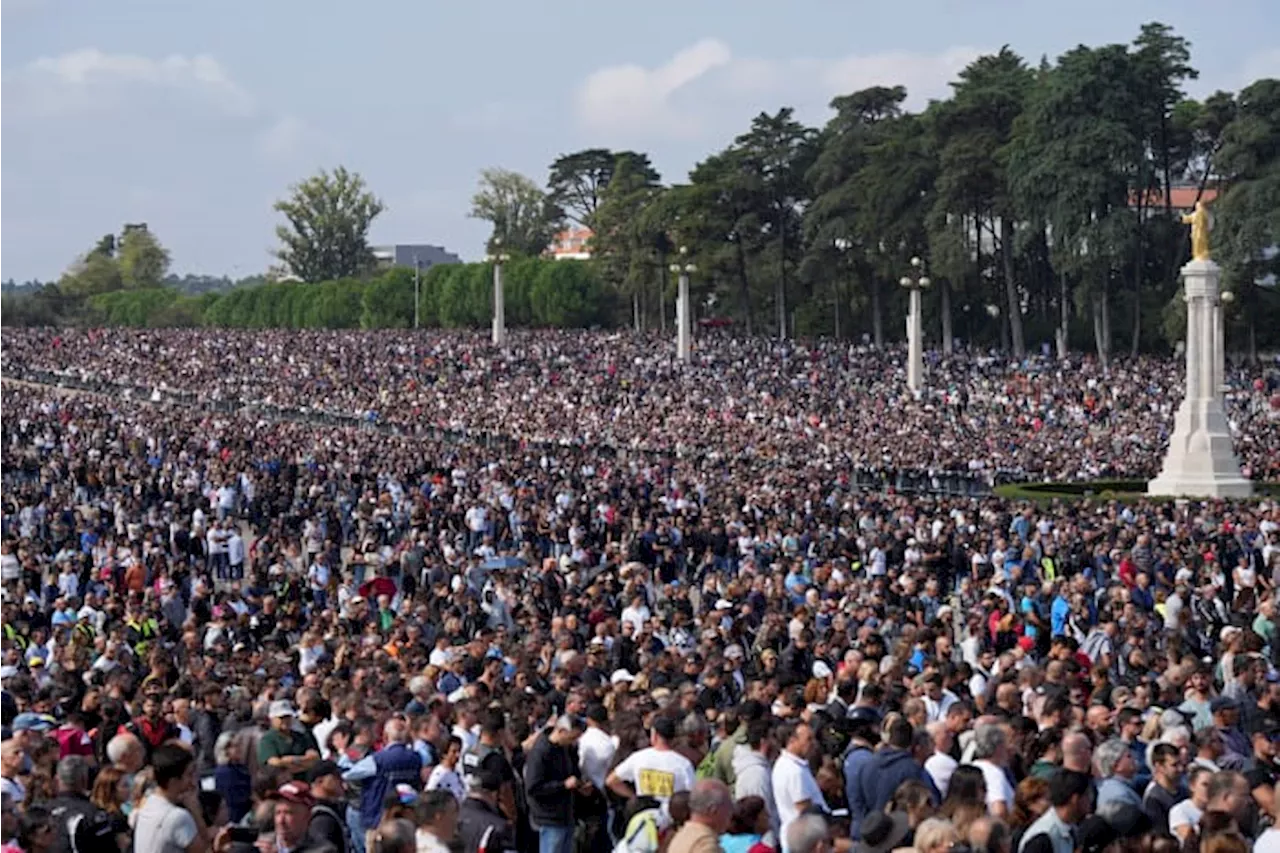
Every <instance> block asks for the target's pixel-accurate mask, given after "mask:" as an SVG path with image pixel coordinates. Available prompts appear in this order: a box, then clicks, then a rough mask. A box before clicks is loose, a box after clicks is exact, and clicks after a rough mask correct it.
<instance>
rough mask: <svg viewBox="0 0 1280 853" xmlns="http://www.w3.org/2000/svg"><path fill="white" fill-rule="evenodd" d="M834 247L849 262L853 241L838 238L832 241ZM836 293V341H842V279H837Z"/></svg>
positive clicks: (834, 284) (834, 285)
mask: <svg viewBox="0 0 1280 853" xmlns="http://www.w3.org/2000/svg"><path fill="white" fill-rule="evenodd" d="M832 245H834V246H835V247H836V251H837V252H839V253H840V256H841V257H842V258H843V259H844V260H845V261H848V257H849V256H848V251H849V250H850V249H852V248H853V241H852V240H850V239H848V238H846V237H837V238H836V239H835V240H833V241H832ZM831 289H832V290H833V291H834V292H835V314H836V316H835V321H836V329H835V332H836V340H837V341H838V340H840V301H841V296H840V279H839V278H838V277H837V278H836V280H835V282H834V283H833V284H832V288H831Z"/></svg>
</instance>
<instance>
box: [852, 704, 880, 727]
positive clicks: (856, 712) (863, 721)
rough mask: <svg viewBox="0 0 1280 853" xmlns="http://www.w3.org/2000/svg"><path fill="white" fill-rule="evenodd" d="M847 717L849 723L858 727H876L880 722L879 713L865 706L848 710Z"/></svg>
mask: <svg viewBox="0 0 1280 853" xmlns="http://www.w3.org/2000/svg"><path fill="white" fill-rule="evenodd" d="M848 717H849V722H850V723H853V724H855V725H859V726H878V725H880V721H881V717H880V711H879V710H877V709H876V708H868V707H866V706H863V707H861V708H850V709H849V714H848Z"/></svg>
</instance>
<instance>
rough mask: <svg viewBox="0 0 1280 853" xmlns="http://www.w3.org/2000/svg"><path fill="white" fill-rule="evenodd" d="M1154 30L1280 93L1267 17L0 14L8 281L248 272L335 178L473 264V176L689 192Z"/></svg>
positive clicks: (1091, 13)
mask: <svg viewBox="0 0 1280 853" xmlns="http://www.w3.org/2000/svg"><path fill="white" fill-rule="evenodd" d="M1210 9H1213V10H1214V11H1212V12H1211V11H1209V10H1210ZM1151 20H1159V21H1162V22H1164V23H1167V24H1170V25H1172V26H1173V27H1174V28H1175V29H1176V30H1177V32H1178V33H1179V34H1181V35H1183V36H1185V37H1187V38H1188V39H1190V41H1191V42H1192V50H1193V64H1194V65H1195V66H1196V67H1197V68H1199V69H1200V71H1201V76H1200V79H1199V80H1197V81H1195V82H1193V83H1192V84H1190V86H1189V91H1190V93H1191V94H1192V95H1195V96H1200V97H1202V96H1204V95H1205V94H1208V93H1210V92H1212V91H1214V90H1216V89H1229V90H1233V91H1234V90H1238V89H1239V88H1241V87H1242V86H1244V85H1247V84H1248V83H1250V82H1252V81H1253V80H1255V79H1258V78H1260V77H1280V39H1277V34H1280V3H1278V2H1277V0H1222V2H1221V3H1220V4H1217V5H1215V6H1210V5H1209V4H1206V3H1205V2H1204V0H1194V2H1193V0H1162V2H1147V0H1118V2H1117V0H1073V2H1069V3H1055V2H1049V1H1048V0H1003V2H998V0H966V2H959V0H897V2H889V3H886V2H874V3H873V2H863V0H843V2H839V0H787V2H784V3H779V2H777V1H776V0H773V2H762V1H761V0H714V2H712V0H683V2H672V0H647V2H645V3H642V4H637V5H631V4H622V3H617V2H605V0H596V2H594V3H584V2H574V0H562V2H557V3H546V2H539V0H474V2H444V0H365V2H363V3H354V2H352V0H216V2H194V0H0V83H2V88H3V92H2V97H0V196H2V198H0V204H2V207H0V278H4V279H8V278H14V279H16V280H18V281H25V280H28V279H31V278H39V279H42V280H48V279H52V278H56V277H57V276H58V275H60V274H61V273H62V272H63V271H64V270H65V269H66V267H67V266H68V265H69V264H70V263H71V262H72V261H73V260H74V259H75V258H76V256H77V255H79V254H81V253H83V252H85V251H86V250H88V249H89V248H91V247H92V245H93V244H94V243H95V242H96V240H97V239H98V238H99V237H101V236H102V235H103V234H106V233H110V232H116V233H118V232H119V231H120V229H121V226H122V225H123V224H124V223H126V222H146V223H148V225H149V226H150V228H151V229H152V231H153V232H155V233H156V235H157V236H158V237H159V238H160V240H161V241H162V242H163V243H164V245H165V246H166V247H168V248H169V250H170V252H171V254H172V257H173V271H174V272H177V273H199V274H211V275H230V276H232V277H242V276H246V275H251V274H256V273H260V272H262V271H265V269H266V268H267V267H268V266H269V265H270V264H271V263H272V260H273V259H272V255H271V252H272V250H273V248H274V246H275V238H274V232H275V226H276V224H278V222H279V221H280V220H279V217H278V215H277V214H276V213H274V212H273V210H272V204H273V202H274V201H275V200H276V199H278V198H280V197H281V196H282V195H284V194H285V193H286V192H287V191H288V188H289V186H290V185H291V184H293V183H296V182H298V181H300V180H302V179H304V178H306V177H307V176H309V175H311V174H313V173H315V172H316V171H317V170H318V169H321V168H332V167H335V166H338V165H344V166H346V167H347V168H349V169H353V170H355V171H358V172H360V173H361V174H362V175H363V176H364V177H365V179H366V181H367V182H368V184H369V186H370V188H371V189H372V190H373V191H374V192H375V193H376V194H377V195H378V196H379V197H380V198H381V199H382V200H383V202H384V203H385V205H386V211H385V212H384V213H383V214H382V216H380V217H379V218H378V219H377V220H376V221H375V222H374V224H373V228H372V233H371V235H370V236H371V242H373V243H375V244H379V243H433V244H437V245H443V246H445V247H446V248H448V249H449V250H451V251H454V252H457V253H458V254H460V255H461V256H462V257H463V258H464V259H477V258H479V257H480V256H481V255H482V254H483V245H484V240H485V238H486V237H487V235H488V228H487V226H486V224H485V223H483V222H480V221H478V220H474V219H470V218H468V216H467V212H468V210H469V207H470V204H469V201H470V198H471V195H472V193H473V192H474V191H475V189H476V182H477V179H478V176H479V173H480V170H481V169H483V168H486V167H490V166H501V167H504V168H509V169H514V170H516V171H520V172H523V173H525V174H527V175H529V176H530V177H532V178H534V179H535V180H537V181H538V182H539V183H541V182H544V181H545V180H546V176H547V168H548V166H549V164H550V163H551V162H552V161H553V160H554V159H555V158H556V157H557V156H559V155H560V154H564V153H569V152H571V151H575V150H579V149H581V148H586V147H597V146H601V147H609V148H619V149H621V148H629V149H634V150H639V151H646V152H648V153H649V154H650V156H651V157H652V159H653V162H654V164H655V166H656V167H657V168H658V169H659V171H660V172H662V174H663V177H664V178H665V179H666V180H668V181H676V182H678V181H682V180H684V179H685V177H686V176H687V174H688V170H689V169H690V167H692V166H693V165H694V164H695V163H696V162H698V161H699V160H700V159H702V158H703V157H705V156H706V155H707V154H709V153H711V152H713V151H716V150H719V149H721V148H723V147H724V146H725V145H727V144H728V143H729V142H730V141H731V140H732V138H733V137H734V136H735V135H737V134H738V133H741V132H743V131H744V130H745V129H746V128H747V126H748V125H749V124H750V121H751V118H752V117H753V116H754V115H756V114H758V113H760V112H761V111H769V112H772V111H775V110H776V109H778V108H779V107H781V106H787V105H789V106H794V107H795V108H796V110H797V114H798V116H799V118H801V119H802V120H804V121H806V122H809V123H812V124H815V125H817V124H821V123H822V122H823V121H825V120H826V118H827V117H828V115H829V110H828V108H827V104H828V103H829V102H830V100H831V98H832V97H834V96H836V95H839V94H845V93H848V92H852V91H856V90H857V89H861V88H865V87H867V86H871V85H879V84H898V83H901V84H903V85H905V86H906V87H907V89H908V91H909V96H910V97H909V102H908V106H910V107H912V108H919V107H921V106H923V105H924V104H925V103H927V102H928V100H929V99H930V98H936V97H944V96H945V95H946V94H947V92H948V91H949V88H948V84H949V82H950V81H951V80H954V79H955V75H956V73H957V72H958V71H959V70H960V69H962V68H963V67H964V66H965V65H966V64H967V63H968V62H969V61H970V60H972V59H973V58H974V57H976V56H978V55H981V54H982V53H986V52H994V51H996V50H998V49H999V48H1000V47H1001V46H1002V45H1005V44H1008V45H1010V46H1011V47H1012V48H1013V49H1014V50H1016V51H1017V52H1019V53H1020V54H1021V55H1023V56H1024V57H1026V58H1027V59H1028V61H1030V62H1033V63H1035V62H1038V61H1039V60H1040V58H1041V57H1042V56H1045V55H1047V56H1049V57H1050V58H1053V57H1056V56H1057V55H1059V54H1061V53H1062V52H1063V51H1065V50H1068V49H1070V48H1072V47H1074V46H1076V45H1078V44H1082V43H1083V44H1090V45H1098V44H1106V43H1113V42H1129V41H1131V40H1132V39H1133V37H1134V36H1135V35H1136V34H1137V32H1138V29H1139V27H1140V26H1141V24H1142V23H1144V22H1146V21H1151Z"/></svg>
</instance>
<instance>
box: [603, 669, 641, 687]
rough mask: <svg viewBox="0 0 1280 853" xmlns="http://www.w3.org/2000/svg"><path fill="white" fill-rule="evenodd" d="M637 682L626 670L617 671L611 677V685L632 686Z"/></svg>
mask: <svg viewBox="0 0 1280 853" xmlns="http://www.w3.org/2000/svg"><path fill="white" fill-rule="evenodd" d="M635 680H636V677H635V676H634V675H632V674H631V673H630V672H628V671H627V670H625V669H615V670H614V671H613V675H611V676H609V683H610V684H614V685H618V684H630V683H631V682H633V681H635Z"/></svg>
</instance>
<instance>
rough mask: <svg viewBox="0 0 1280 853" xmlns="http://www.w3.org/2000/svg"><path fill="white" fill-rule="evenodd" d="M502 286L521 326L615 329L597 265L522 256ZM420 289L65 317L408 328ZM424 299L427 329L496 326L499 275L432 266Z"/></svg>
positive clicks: (263, 293)
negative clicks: (495, 286) (495, 292)
mask: <svg viewBox="0 0 1280 853" xmlns="http://www.w3.org/2000/svg"><path fill="white" fill-rule="evenodd" d="M503 285H504V292H505V294H506V316H507V323H508V325H510V326H513V327H520V326H527V327H554V328H581V327H586V326H596V325H610V324H611V322H612V319H613V311H614V309H615V307H616V305H617V302H616V300H615V298H614V296H613V294H612V293H611V292H610V291H609V290H608V289H607V288H606V287H605V286H604V285H603V283H602V282H601V280H600V278H599V276H598V275H597V274H596V270H595V266H594V265H593V264H591V263H589V262H582V261H553V260H547V259H544V258H517V259H515V260H512V261H509V262H508V263H507V264H505V265H504V266H503ZM413 291H414V271H413V270H412V269H405V268H403V267H399V268H396V269H392V270H388V271H387V272H385V273H383V274H382V275H379V276H377V277H376V278H371V279H344V280H342V281H326V282H321V283H319V284H303V283H301V282H279V283H274V284H263V285H258V286H254V287H242V288H238V289H236V290H231V291H228V292H225V293H221V294H217V293H208V294H204V295H202V296H186V295H184V294H182V293H180V292H179V291H176V290H173V289H170V288H147V289H144V290H120V291H116V292H113V293H103V294H99V295H97V296H94V297H92V298H91V299H90V300H89V309H90V310H89V313H88V314H87V315H86V316H84V317H82V318H81V317H70V316H68V317H64V318H62V319H63V320H64V321H69V322H89V323H94V324H100V325H107V326H137V327H160V326H201V325H204V326H217V327H225V328H245V329H268V328H289V329H355V328H364V329H404V328H410V327H412V326H413ZM419 293H420V299H419V303H418V310H419V314H420V316H419V322H420V324H421V325H422V326H423V327H443V328H484V327H487V326H488V325H489V323H490V321H491V318H492V316H493V314H492V312H493V267H492V266H491V265H489V264H447V265H441V266H435V267H432V268H431V269H429V270H427V271H426V272H425V273H423V274H422V277H421V282H420V287H419ZM6 307H7V306H6ZM33 316H37V315H35V314H33ZM38 316H43V315H38ZM46 322H47V320H46Z"/></svg>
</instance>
